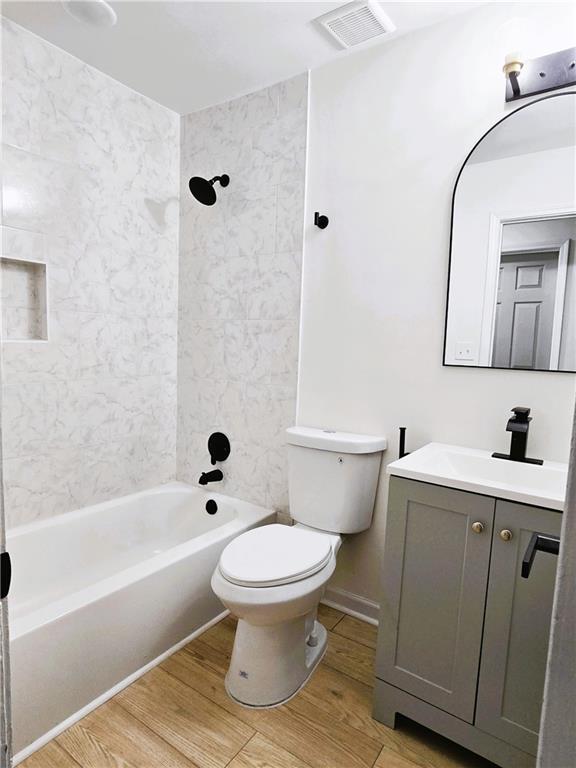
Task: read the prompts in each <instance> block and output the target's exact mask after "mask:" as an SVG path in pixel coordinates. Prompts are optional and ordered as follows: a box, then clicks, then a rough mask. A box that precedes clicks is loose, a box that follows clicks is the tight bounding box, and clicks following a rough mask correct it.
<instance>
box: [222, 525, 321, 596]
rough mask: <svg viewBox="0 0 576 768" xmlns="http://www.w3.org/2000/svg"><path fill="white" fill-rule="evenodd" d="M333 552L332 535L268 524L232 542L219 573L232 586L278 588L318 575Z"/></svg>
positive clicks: (225, 553) (223, 558)
mask: <svg viewBox="0 0 576 768" xmlns="http://www.w3.org/2000/svg"><path fill="white" fill-rule="evenodd" d="M332 552H333V550H332V540H331V537H330V536H326V535H324V534H322V533H320V532H318V533H316V532H315V531H311V530H308V529H304V528H299V527H289V526H286V525H278V524H273V525H265V526H262V527H259V528H254V529H252V530H250V531H247V532H246V533H243V534H241V535H240V536H238V537H237V538H236V539H234V540H233V541H231V542H230V544H228V546H227V547H226V548H225V549H224V551H223V552H222V556H221V557H220V565H219V570H220V573H221V574H222V576H223V577H224V578H225V579H226V581H228V582H230V583H232V584H238V585H239V586H244V587H276V586H280V585H282V584H292V583H293V582H296V581H301V580H302V579H306V578H308V577H309V576H312V575H314V574H315V573H318V571H320V570H322V568H324V567H325V566H326V564H327V563H328V562H329V561H330V558H331V556H332Z"/></svg>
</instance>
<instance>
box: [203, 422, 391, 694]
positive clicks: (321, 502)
mask: <svg viewBox="0 0 576 768" xmlns="http://www.w3.org/2000/svg"><path fill="white" fill-rule="evenodd" d="M287 442H288V444H289V446H288V449H289V450H288V458H289V479H288V486H289V494H290V513H291V516H292V518H293V519H294V520H295V521H296V525H294V526H285V525H278V524H273V525H267V526H263V527H261V528H255V529H253V530H251V531H247V532H246V533H243V534H241V535H240V536H238V538H236V539H234V541H232V542H231V543H230V544H228V546H227V547H226V548H225V549H224V551H223V553H222V555H221V557H220V562H219V564H218V567H217V568H216V570H215V571H214V574H213V576H212V589H213V590H214V592H215V594H216V595H217V596H218V597H219V598H220V600H221V601H222V603H223V604H224V606H225V607H226V608H228V610H229V611H230V613H232V614H233V615H234V616H236V617H237V618H238V626H237V629H236V636H235V639H234V648H233V650H232V658H231V661H230V668H229V670H228V673H227V674H226V681H225V685H226V690H227V692H228V694H229V695H230V696H231V697H232V698H233V699H234V700H235V701H236V702H238V703H239V704H242V705H244V706H247V707H275V706H278V705H280V704H282V703H284V702H285V701H288V700H289V699H290V698H292V696H294V695H295V694H296V693H298V691H299V690H300V689H301V688H302V687H303V686H304V685H305V684H306V681H307V680H308V678H309V677H310V675H311V674H312V673H313V671H314V670H315V668H316V667H317V666H318V664H319V662H320V661H321V660H322V657H323V655H324V653H325V651H326V644H327V637H328V636H327V632H326V629H325V628H324V627H323V626H322V625H321V624H320V623H319V622H318V620H317V609H318V604H319V602H320V600H321V598H322V595H323V594H324V590H325V588H326V584H327V582H328V580H329V579H330V577H331V576H332V574H333V573H334V570H335V568H336V556H337V554H338V550H339V548H340V545H341V542H342V540H341V535H340V534H342V533H356V532H358V531H363V530H366V529H367V528H368V527H369V526H370V523H371V520H372V511H373V507H374V498H375V494H376V486H377V483H378V473H379V470H380V463H381V456H382V451H383V450H384V449H385V448H386V440H385V438H381V437H374V436H371V435H355V434H349V433H345V432H335V431H333V430H324V429H312V428H308V427H292V428H290V429H288V430H287Z"/></svg>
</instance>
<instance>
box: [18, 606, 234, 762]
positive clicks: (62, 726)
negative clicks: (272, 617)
mask: <svg viewBox="0 0 576 768" xmlns="http://www.w3.org/2000/svg"><path fill="white" fill-rule="evenodd" d="M229 613H230V611H223V612H222V613H219V614H218V616H216V617H215V618H214V619H211V620H210V621H209V622H207V623H206V624H204V625H202V626H201V627H200V629H196V630H194V632H192V634H191V635H188V637H185V638H184V640H180V641H179V642H178V643H176V645H173V646H172V647H171V648H169V649H168V650H167V651H164V653H161V654H160V656H157V657H156V658H155V659H154V660H153V661H150V662H149V663H148V664H146V665H145V666H143V667H141V668H140V669H138V670H137V671H136V672H133V673H132V674H131V675H128V677H125V678H124V680H122V681H121V682H119V683H117V684H116V685H115V686H114V687H113V688H110V690H108V691H106V692H105V693H103V694H101V695H100V696H98V698H96V699H94V701H91V702H90V704H87V705H86V706H85V707H82V709H79V710H78V712H75V713H74V714H73V715H70V717H68V718H66V720H64V721H63V722H61V723H59V724H58V725H56V726H55V727H54V728H52V729H51V730H49V731H48V733H45V734H44V735H43V736H40V738H39V739H36V741H34V742H32V744H29V745H28V746H27V747H25V748H24V749H22V750H20V752H18V754H16V755H14V757H13V758H12V766H14V768H15V766H17V765H18V764H19V763H21V762H22V761H23V760H25V759H26V758H27V757H30V755H31V754H33V753H34V752H37V751H38V750H39V749H41V747H44V746H45V745H46V744H48V742H49V741H52V739H55V738H56V736H59V735H60V734H61V733H63V731H65V730H67V729H68V728H70V727H71V726H72V725H74V724H75V723H77V722H78V721H79V720H81V719H82V718H83V717H86V715H88V714H90V712H92V711H93V710H95V709H96V708H97V707H99V706H101V705H102V704H104V702H106V701H108V699H111V698H112V697H113V696H115V695H116V694H117V693H120V691H122V690H123V689H124V688H127V687H128V686H129V685H131V684H132V683H133V682H134V681H135V680H138V678H139V677H142V675H145V674H146V672H149V671H150V670H151V669H153V668H154V667H157V666H158V664H161V663H162V662H163V661H165V660H166V659H167V658H168V657H169V656H172V654H173V653H176V651H179V650H180V649H181V648H183V647H184V646H185V645H188V643H190V642H192V640H194V639H195V638H197V637H198V636H199V635H201V634H202V633H203V632H206V631H207V630H208V629H210V627H213V626H214V624H217V623H218V622H219V621H221V620H222V619H223V618H224V617H225V616H228V614H229Z"/></svg>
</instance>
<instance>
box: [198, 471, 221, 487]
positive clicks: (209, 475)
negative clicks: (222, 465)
mask: <svg viewBox="0 0 576 768" xmlns="http://www.w3.org/2000/svg"><path fill="white" fill-rule="evenodd" d="M223 479H224V475H223V474H222V470H221V469H213V470H212V471H211V472H202V474H201V475H200V478H199V480H198V482H199V483H200V485H208V483H218V482H219V481H220V480H223Z"/></svg>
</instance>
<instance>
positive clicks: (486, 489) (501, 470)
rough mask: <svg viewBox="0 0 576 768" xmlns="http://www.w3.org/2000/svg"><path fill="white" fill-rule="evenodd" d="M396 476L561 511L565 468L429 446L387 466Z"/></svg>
mask: <svg viewBox="0 0 576 768" xmlns="http://www.w3.org/2000/svg"><path fill="white" fill-rule="evenodd" d="M387 472H388V474H390V475H395V476H397V477H405V478H408V479H411V480H421V481H423V482H425V483H433V484H434V485H445V486H448V487H450V488H458V489H460V490H463V491H472V492H474V493H481V494H484V495H486V496H495V497H497V498H499V499H510V500H512V501H518V502H521V503H523V504H533V505H535V506H539V507H548V508H549V509H558V510H562V509H563V507H564V499H565V496H566V478H567V474H568V465H567V464H560V463H558V462H554V461H545V462H544V464H543V465H542V466H538V465H535V464H523V463H520V462H516V461H505V460H503V459H494V458H492V455H491V453H490V451H481V450H477V449H475V448H462V447H460V446H457V445H444V444H443V443H429V444H428V445H425V446H424V447H423V448H420V449H419V450H417V451H414V453H410V454H409V455H407V456H404V458H402V459H398V461H394V462H393V463H392V464H389V465H388V468H387Z"/></svg>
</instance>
